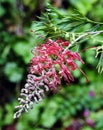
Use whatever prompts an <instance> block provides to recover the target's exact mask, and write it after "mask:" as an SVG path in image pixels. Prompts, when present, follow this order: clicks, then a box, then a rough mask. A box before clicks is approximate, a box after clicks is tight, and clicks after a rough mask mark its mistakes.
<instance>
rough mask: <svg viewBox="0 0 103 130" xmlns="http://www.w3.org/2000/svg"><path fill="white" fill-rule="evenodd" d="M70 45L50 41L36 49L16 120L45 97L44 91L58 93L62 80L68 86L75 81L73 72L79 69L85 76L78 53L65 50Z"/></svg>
mask: <svg viewBox="0 0 103 130" xmlns="http://www.w3.org/2000/svg"><path fill="white" fill-rule="evenodd" d="M68 45H69V42H68V41H63V40H62V39H58V40H56V41H52V40H51V39H48V40H47V41H46V43H44V44H42V45H41V46H37V47H36V48H35V49H34V51H33V55H34V57H33V58H32V59H31V65H30V72H29V73H30V74H29V75H28V76H27V83H26V84H25V88H23V89H22V90H21V96H23V97H22V98H18V100H19V101H20V105H19V106H17V107H16V108H19V110H18V111H17V112H16V113H15V115H14V118H16V117H19V116H20V115H21V113H22V111H23V110H25V111H26V112H28V109H29V108H32V107H33V102H35V103H38V102H40V101H41V100H42V99H43V98H44V97H45V92H44V90H45V91H49V90H51V91H53V92H54V93H55V92H57V91H58V89H59V88H61V86H62V83H61V79H64V81H65V82H66V83H68V84H70V82H71V81H74V78H73V76H72V74H71V72H72V71H74V70H75V69H79V70H80V71H81V72H82V73H83V75H84V76H85V73H84V72H83V71H82V70H81V69H80V68H79V67H78V65H77V64H76V62H75V60H78V61H80V62H82V63H84V62H83V61H82V59H81V57H80V55H79V54H78V53H77V52H73V51H71V50H69V49H68V50H66V49H65V47H66V46H68Z"/></svg>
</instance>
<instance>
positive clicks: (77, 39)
mask: <svg viewBox="0 0 103 130" xmlns="http://www.w3.org/2000/svg"><path fill="white" fill-rule="evenodd" d="M100 33H103V30H101V31H95V32H87V33H84V34H83V35H80V36H79V37H78V38H76V39H75V40H74V41H72V42H71V44H70V45H69V46H68V47H67V48H66V49H65V51H66V50H68V49H69V48H71V47H73V46H75V45H76V44H77V41H79V40H80V39H82V38H84V37H86V36H89V35H94V34H96V35H98V34H100ZM80 34H81V33H80Z"/></svg>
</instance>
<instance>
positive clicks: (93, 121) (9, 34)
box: [0, 0, 103, 130]
mask: <svg viewBox="0 0 103 130" xmlns="http://www.w3.org/2000/svg"><path fill="white" fill-rule="evenodd" d="M47 2H50V3H51V4H52V5H53V6H54V7H56V8H58V9H60V10H64V11H66V12H68V13H70V14H71V12H72V10H74V8H76V9H78V10H79V11H80V12H81V13H83V14H84V15H86V16H88V17H89V18H90V19H92V20H95V21H100V22H103V0H0V130H103V74H101V75H100V74H98V71H97V69H96V66H97V64H98V59H96V58H95V51H94V50H92V49H91V50H86V51H84V52H83V53H82V54H81V55H82V58H83V60H84V62H85V65H83V66H81V68H82V69H83V70H84V72H85V73H86V75H87V77H88V79H89V83H88V84H87V83H86V82H85V78H82V74H81V73H80V72H79V71H76V72H75V73H74V76H75V82H74V83H73V84H71V86H70V87H68V86H64V87H63V89H62V90H61V91H59V93H58V94H54V95H49V96H48V97H47V98H45V99H44V101H42V102H41V103H40V104H34V109H33V110H30V111H29V113H24V114H23V115H22V117H20V118H19V119H16V120H14V119H13V114H14V111H15V110H14V106H15V105H17V104H18V102H17V98H18V97H19V94H20V89H21V88H22V87H23V85H24V84H25V81H26V75H27V73H28V67H29V61H30V59H31V58H32V54H31V53H30V51H31V49H32V48H33V47H34V46H35V44H36V41H35V40H34V39H33V35H32V34H31V33H30V28H31V26H32V23H33V21H35V20H38V18H37V16H40V15H41V12H43V11H44V10H45V6H46V3H47ZM102 29H103V27H102ZM96 38H97V39H102V38H103V35H99V36H97V37H96ZM87 44H88V45H95V46H96V45H100V44H102V43H99V42H95V41H93V40H88V41H87V42H85V43H83V44H81V48H84V47H86V45H87Z"/></svg>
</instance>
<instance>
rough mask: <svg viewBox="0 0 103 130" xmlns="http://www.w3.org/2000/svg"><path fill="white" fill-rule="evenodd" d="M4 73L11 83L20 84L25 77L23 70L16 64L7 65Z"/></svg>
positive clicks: (9, 63)
mask: <svg viewBox="0 0 103 130" xmlns="http://www.w3.org/2000/svg"><path fill="white" fill-rule="evenodd" d="M4 73H5V75H6V76H7V77H8V79H9V80H10V81H11V82H19V81H20V80H21V79H22V76H23V69H22V68H20V67H19V66H17V64H16V63H15V62H8V63H7V64H6V65H5V68H4Z"/></svg>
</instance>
